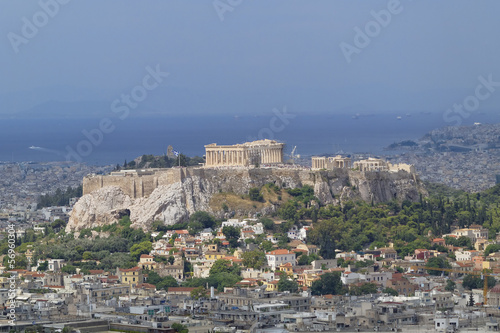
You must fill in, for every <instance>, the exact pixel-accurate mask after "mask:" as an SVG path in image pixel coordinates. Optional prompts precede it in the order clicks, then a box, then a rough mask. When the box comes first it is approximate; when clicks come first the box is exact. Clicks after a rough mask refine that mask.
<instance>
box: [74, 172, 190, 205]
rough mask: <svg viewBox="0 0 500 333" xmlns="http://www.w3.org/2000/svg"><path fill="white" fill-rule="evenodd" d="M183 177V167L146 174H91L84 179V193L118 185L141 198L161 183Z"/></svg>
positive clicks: (170, 182) (126, 191)
mask: <svg viewBox="0 0 500 333" xmlns="http://www.w3.org/2000/svg"><path fill="white" fill-rule="evenodd" d="M182 178H183V171H182V169H165V170H160V171H157V172H155V173H154V174H146V175H140V174H127V175H107V176H102V175H91V176H87V177H85V178H84V179H83V194H84V195H85V194H89V193H92V192H93V191H96V190H98V189H100V188H103V187H106V186H117V187H119V188H120V189H121V190H122V191H123V192H125V194H127V195H128V196H130V197H131V198H141V197H147V196H149V195H150V194H151V193H153V191H154V190H155V189H156V188H157V187H158V186H160V185H170V184H173V183H176V182H180V181H181V180H182Z"/></svg>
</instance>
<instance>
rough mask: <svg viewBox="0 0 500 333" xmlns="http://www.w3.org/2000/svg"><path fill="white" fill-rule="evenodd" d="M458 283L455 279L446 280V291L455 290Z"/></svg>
mask: <svg viewBox="0 0 500 333" xmlns="http://www.w3.org/2000/svg"><path fill="white" fill-rule="evenodd" d="M455 286H456V283H455V282H454V281H453V280H450V279H448V280H446V287H445V288H444V289H445V290H446V291H453V290H455Z"/></svg>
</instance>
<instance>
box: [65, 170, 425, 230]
mask: <svg viewBox="0 0 500 333" xmlns="http://www.w3.org/2000/svg"><path fill="white" fill-rule="evenodd" d="M267 183H272V184H275V185H277V186H278V187H283V188H295V187H301V186H304V185H310V186H312V187H313V188H314V192H315V195H316V196H317V197H318V199H319V200H320V201H321V203H322V204H329V203H334V204H340V203H342V202H345V201H347V200H365V201H367V202H371V201H372V200H373V202H375V203H378V202H386V201H390V200H392V199H397V200H410V201H415V200H418V198H419V193H422V192H424V193H425V189H423V187H422V184H421V183H420V181H419V179H418V177H417V176H416V175H415V174H411V173H408V172H404V171H400V172H392V173H391V172H375V171H374V172H364V171H355V170H352V169H341V168H338V169H333V170H311V169H309V168H299V167H296V168H293V167H290V166H288V167H287V166H284V165H282V166H281V167H280V166H269V167H258V168H256V167H252V166H250V167H243V166H234V167H223V168H218V167H189V168H173V169H159V170H145V171H138V172H134V171H131V172H122V173H114V174H112V175H107V176H96V175H93V176H87V177H85V179H84V180H83V188H84V196H83V197H82V198H80V200H79V201H78V202H77V203H76V204H75V206H74V208H73V212H72V214H71V217H70V221H69V223H68V226H67V231H71V230H79V229H82V228H91V227H96V226H99V225H104V224H110V223H113V222H115V221H116V220H117V219H118V218H119V217H120V215H121V214H123V213H130V218H131V220H132V222H133V226H135V227H140V228H143V229H148V228H149V227H150V225H151V223H152V222H153V221H155V220H161V221H164V223H165V224H169V225H171V224H175V223H178V222H181V221H185V220H187V219H188V218H189V215H190V214H192V213H194V212H195V211H200V210H203V211H208V212H210V213H212V214H214V215H216V216H218V217H224V214H226V213H225V211H224V210H223V208H222V204H221V200H222V202H223V200H225V199H224V198H223V197H222V195H223V194H224V193H234V194H237V195H244V194H248V191H249V189H250V188H252V187H261V186H263V185H265V184H267ZM228 203H229V202H228ZM281 203H282V202H279V201H276V202H266V203H264V204H262V205H261V204H260V203H259V205H257V206H256V208H242V207H232V206H230V207H229V210H230V211H232V212H234V213H235V216H248V215H253V214H256V213H262V214H270V213H272V212H274V211H275V210H276V209H277V208H278V207H279V205H280V204H281Z"/></svg>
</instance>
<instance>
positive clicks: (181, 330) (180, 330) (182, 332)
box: [171, 154, 189, 333]
mask: <svg viewBox="0 0 500 333" xmlns="http://www.w3.org/2000/svg"><path fill="white" fill-rule="evenodd" d="M181 155H182V154H181ZM181 155H179V156H181ZM171 327H172V328H173V329H174V330H175V332H176V333H189V330H188V328H187V326H186V325H182V324H179V323H173V324H172V326H171Z"/></svg>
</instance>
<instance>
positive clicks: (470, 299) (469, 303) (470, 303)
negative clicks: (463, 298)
mask: <svg viewBox="0 0 500 333" xmlns="http://www.w3.org/2000/svg"><path fill="white" fill-rule="evenodd" d="M474 304H475V303H474V296H473V295H472V293H470V297H469V302H467V306H474Z"/></svg>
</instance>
